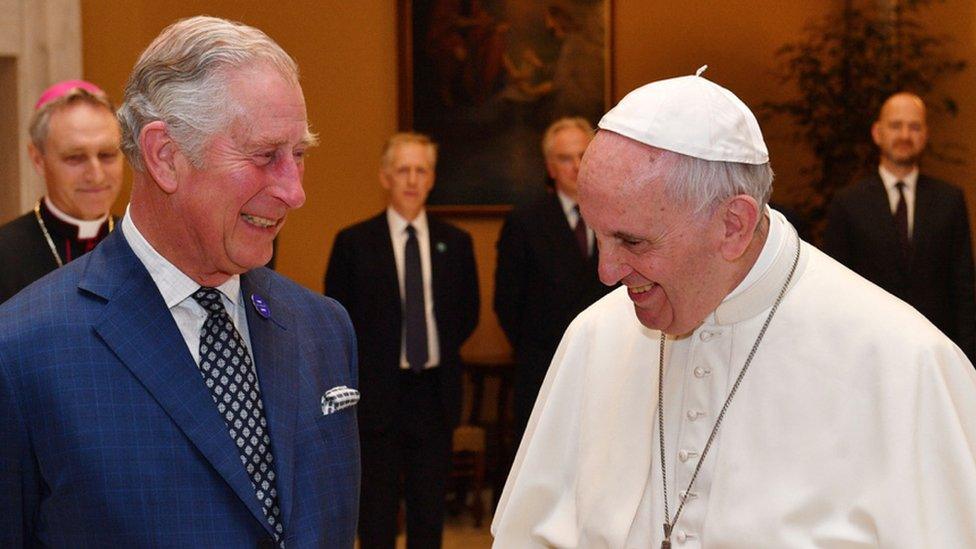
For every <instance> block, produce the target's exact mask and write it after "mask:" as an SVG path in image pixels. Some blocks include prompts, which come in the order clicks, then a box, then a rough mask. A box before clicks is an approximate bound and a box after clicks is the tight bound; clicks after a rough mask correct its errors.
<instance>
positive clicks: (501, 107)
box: [398, 0, 613, 214]
mask: <svg viewBox="0 0 976 549" xmlns="http://www.w3.org/2000/svg"><path fill="white" fill-rule="evenodd" d="M398 9H399V21H400V29H399V71H400V75H399V76H400V85H399V92H400V97H399V106H400V120H399V124H400V128H401V129H403V130H413V131H418V132H422V133H425V134H428V135H430V136H431V138H433V139H434V141H436V142H437V143H438V145H439V153H438V161H437V181H436V183H435V185H434V189H433V191H431V194H430V197H429V200H428V205H429V206H430V207H431V209H432V210H435V211H441V212H446V213H460V214H496V213H503V212H505V211H507V210H508V209H510V208H511V206H512V205H513V204H517V203H521V202H525V201H529V200H532V199H534V198H536V197H538V196H539V195H541V194H542V193H544V192H545V182H546V179H547V175H546V170H545V163H544V161H543V157H542V151H541V147H540V144H541V140H542V134H543V132H544V131H545V129H546V127H547V126H548V125H549V124H550V123H551V122H553V121H554V120H556V119H557V118H560V117H563V116H582V117H583V118H586V119H588V120H590V122H591V123H593V124H594V125H595V124H596V122H597V121H598V120H599V118H600V116H602V115H603V113H604V112H605V111H606V109H607V108H608V104H609V102H610V98H611V97H612V90H611V82H612V81H613V79H612V75H611V73H610V70H611V67H612V66H613V63H612V58H611V48H610V44H611V43H612V41H611V21H612V12H611V10H612V0H546V1H539V0H399V5H398Z"/></svg>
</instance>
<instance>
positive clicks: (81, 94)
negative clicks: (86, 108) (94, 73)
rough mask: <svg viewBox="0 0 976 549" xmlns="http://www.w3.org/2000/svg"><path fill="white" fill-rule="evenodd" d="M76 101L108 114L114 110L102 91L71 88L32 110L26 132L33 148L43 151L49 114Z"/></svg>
mask: <svg viewBox="0 0 976 549" xmlns="http://www.w3.org/2000/svg"><path fill="white" fill-rule="evenodd" d="M78 103H85V104H87V105H91V106H92V107H95V108H99V107H103V108H105V109H106V110H107V111H108V112H109V114H111V113H112V111H114V110H115V107H114V106H113V105H112V101H111V100H110V99H109V98H108V96H107V95H105V94H104V93H97V92H96V93H92V92H90V91H88V90H86V89H84V88H80V87H79V88H71V89H70V90H68V92H67V93H65V94H64V95H62V96H61V97H58V98H57V99H54V100H52V101H48V102H47V103H45V104H44V105H42V106H41V108H39V109H37V110H36V111H34V114H33V115H32V116H31V119H30V125H29V126H28V132H29V135H30V139H31V143H32V144H33V145H34V148H36V149H37V150H38V151H40V152H42V153H43V152H44V143H45V142H46V141H47V133H48V130H49V129H50V128H51V116H52V115H53V114H54V113H56V112H58V111H61V110H63V109H66V108H67V107H68V106H70V105H76V104H78Z"/></svg>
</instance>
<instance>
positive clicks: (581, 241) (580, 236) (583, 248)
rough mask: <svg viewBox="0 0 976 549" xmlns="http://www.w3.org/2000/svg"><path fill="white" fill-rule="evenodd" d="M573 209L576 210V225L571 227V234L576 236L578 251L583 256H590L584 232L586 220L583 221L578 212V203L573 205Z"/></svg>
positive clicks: (588, 243)
mask: <svg viewBox="0 0 976 549" xmlns="http://www.w3.org/2000/svg"><path fill="white" fill-rule="evenodd" d="M573 210H575V211H576V226H575V227H573V234H574V235H575V236H576V245H577V246H578V247H579V251H580V253H581V254H583V257H585V258H589V257H590V239H589V237H588V236H587V234H586V222H585V221H583V216H582V215H581V214H580V210H579V205H578V204H577V205H576V206H573Z"/></svg>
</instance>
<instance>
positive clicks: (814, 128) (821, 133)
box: [760, 0, 966, 226]
mask: <svg viewBox="0 0 976 549" xmlns="http://www.w3.org/2000/svg"><path fill="white" fill-rule="evenodd" d="M930 3H931V2H930V0H914V1H912V0H902V1H900V2H899V1H898V0H893V1H892V2H891V4H893V5H892V6H889V7H883V6H879V5H880V4H882V3H881V2H869V3H867V4H868V6H867V7H859V6H855V5H854V2H852V1H851V0H848V1H847V2H845V5H844V6H843V7H842V8H841V9H839V10H836V11H834V12H832V13H828V14H827V15H825V16H824V17H822V18H821V19H819V20H817V21H815V22H812V23H810V24H809V25H807V27H806V29H805V31H804V36H803V37H802V38H801V39H799V40H798V41H797V42H794V43H791V44H786V45H785V46H783V47H781V48H780V49H779V50H777V57H778V58H779V59H780V64H779V66H778V67H777V69H776V76H777V78H779V79H780V80H781V82H782V83H784V84H787V85H790V86H795V87H796V89H797V91H798V95H797V96H796V97H795V98H793V99H789V100H786V101H781V102H767V103H764V104H763V105H761V106H760V113H761V115H762V116H786V117H788V118H789V119H791V121H792V122H793V124H794V127H795V132H794V138H796V139H798V140H801V141H802V142H804V143H806V144H807V145H808V146H809V147H810V148H811V150H812V152H813V154H814V157H815V159H816V161H815V163H814V165H812V166H808V167H806V168H805V169H804V170H803V173H804V175H805V176H806V177H807V178H808V180H807V181H806V184H807V185H808V187H809V189H808V192H805V193H804V195H805V196H806V197H807V198H806V199H805V200H804V202H803V203H801V204H797V207H798V208H799V209H800V210H801V211H802V212H803V214H804V215H805V216H806V217H807V219H809V220H810V221H811V223H812V224H813V225H814V226H818V225H819V224H820V222H821V221H822V219H823V217H824V214H825V210H826V204H828V203H829V201H830V199H831V198H832V197H833V195H834V192H835V191H837V190H838V189H840V188H841V187H844V186H845V185H847V184H848V183H850V182H851V181H852V180H853V179H854V178H856V177H857V176H858V175H860V174H862V173H864V171H865V170H866V169H869V168H873V167H874V166H876V165H877V164H876V158H877V152H876V150H875V147H874V144H873V142H872V141H871V137H870V135H871V134H870V129H871V125H872V123H873V122H874V120H875V119H876V117H877V113H878V109H879V108H880V106H881V104H882V103H883V102H884V100H885V99H886V98H887V97H888V96H890V95H891V94H893V93H895V92H898V91H911V92H914V93H917V94H918V95H920V96H922V97H923V98H924V99H925V100H926V103H927V104H928V106H929V110H930V111H943V112H946V113H948V114H950V115H952V116H955V114H956V111H957V106H956V102H955V101H954V100H953V99H952V98H950V97H945V96H941V97H933V93H934V90H935V88H936V86H937V85H938V84H939V83H940V82H941V81H942V80H944V79H945V78H946V77H948V76H951V75H953V74H956V73H958V72H960V71H962V70H963V69H964V68H965V67H966V62H965V61H962V60H960V59H957V58H954V57H952V56H951V55H950V54H949V53H948V52H947V51H946V44H947V42H948V41H949V40H948V38H946V37H945V36H937V35H933V34H930V33H929V32H928V30H927V29H926V27H925V25H924V24H923V23H922V21H921V19H920V17H919V12H920V11H921V10H922V9H924V7H925V6H926V5H928V4H930ZM931 149H932V148H931V147H930V151H929V154H933V155H935V156H937V157H940V158H942V159H944V160H945V159H947V160H950V161H951V160H952V159H951V158H947V157H946V156H945V155H944V154H940V151H938V150H931Z"/></svg>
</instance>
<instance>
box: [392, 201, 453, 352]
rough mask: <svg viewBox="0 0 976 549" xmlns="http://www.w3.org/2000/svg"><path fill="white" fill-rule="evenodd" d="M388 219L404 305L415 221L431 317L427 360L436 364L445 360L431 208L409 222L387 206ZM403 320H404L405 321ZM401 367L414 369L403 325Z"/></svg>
mask: <svg viewBox="0 0 976 549" xmlns="http://www.w3.org/2000/svg"><path fill="white" fill-rule="evenodd" d="M386 221H387V224H388V225H389V226H390V239H391V240H392V241H393V256H394V259H395V260H396V269H397V280H398V281H399V283H400V306H401V307H402V306H403V304H404V303H403V300H404V297H403V296H404V286H403V277H404V246H406V245H407V225H413V228H414V230H415V231H416V235H417V244H418V245H419V247H420V271H421V273H423V276H424V318H425V319H426V320H427V357H428V358H427V363H426V364H425V365H424V368H425V369H426V368H433V367H435V366H438V365H439V364H440V363H441V351H440V349H441V347H440V342H439V340H438V338H437V322H436V321H435V319H434V290H433V286H432V285H431V278H432V275H431V267H430V230H429V229H428V227H427V212H426V211H421V212H420V215H418V216H417V217H416V219H414V220H413V221H410V222H408V221H407V220H406V219H404V218H403V216H402V215H400V214H399V213H397V211H396V210H394V209H393V208H392V207H389V208H387V209H386ZM401 324H402V323H401ZM400 368H402V369H404V370H409V369H410V363H409V362H407V330H406V326H403V327H401V329H400Z"/></svg>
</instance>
